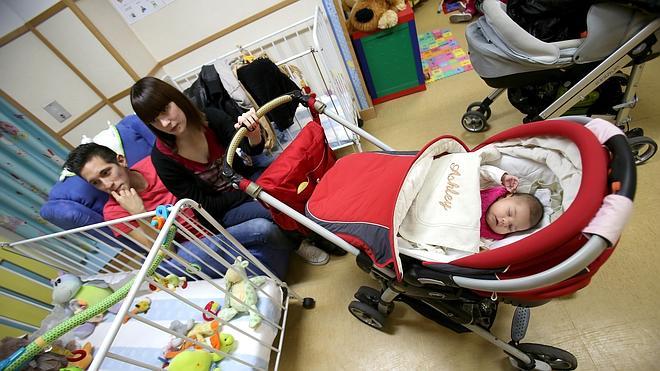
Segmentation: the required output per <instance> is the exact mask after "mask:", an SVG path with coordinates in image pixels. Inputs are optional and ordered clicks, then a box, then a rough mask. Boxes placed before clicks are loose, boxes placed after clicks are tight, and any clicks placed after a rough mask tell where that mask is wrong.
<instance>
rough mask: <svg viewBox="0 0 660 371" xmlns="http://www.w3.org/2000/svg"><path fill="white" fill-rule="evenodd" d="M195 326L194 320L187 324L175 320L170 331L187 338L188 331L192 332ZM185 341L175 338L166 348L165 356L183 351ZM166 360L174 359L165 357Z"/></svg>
mask: <svg viewBox="0 0 660 371" xmlns="http://www.w3.org/2000/svg"><path fill="white" fill-rule="evenodd" d="M194 325H195V321H193V320H192V319H189V320H188V321H186V322H181V321H179V320H174V321H172V323H170V330H172V331H174V332H175V333H177V334H179V335H181V336H186V334H187V333H188V331H190V330H192V328H193V326H194ZM184 341H185V340H184V339H182V338H180V337H176V336H175V337H173V338H172V340H170V341H169V342H168V343H167V346H166V347H165V352H164V353H165V355H167V354H172V352H177V351H180V350H181V349H183V347H182V345H183V344H184ZM165 358H172V357H167V356H166V357H165Z"/></svg>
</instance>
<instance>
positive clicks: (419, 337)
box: [280, 1, 660, 371]
mask: <svg viewBox="0 0 660 371" xmlns="http://www.w3.org/2000/svg"><path fill="white" fill-rule="evenodd" d="M436 9H437V2H436V1H426V2H423V3H421V4H420V5H419V6H418V7H417V8H416V10H415V17H416V22H417V30H418V32H426V31H430V30H432V29H434V28H442V27H450V29H451V30H452V31H453V32H454V34H455V35H456V37H457V39H458V40H459V42H460V43H461V44H462V46H464V47H467V45H466V43H465V39H464V37H463V32H464V29H465V25H463V24H462V25H449V23H448V18H447V16H445V15H441V14H436ZM659 74H660V62H659V61H658V60H655V61H653V62H651V63H649V64H648V65H647V67H646V69H645V71H644V77H643V79H642V81H641V83H640V87H639V97H640V101H639V104H638V106H637V107H636V108H635V110H634V111H633V112H632V117H633V119H634V124H635V126H640V127H643V128H644V129H645V131H646V133H647V135H649V136H651V137H654V138H656V139H658V140H660V125H659V121H660V119H659V118H658V116H659V114H660V105H659V104H658V103H659V102H660V100H658V98H657V94H658V92H660V75H659ZM489 90H490V89H489V88H488V87H487V86H486V85H485V84H484V83H483V82H482V81H481V80H480V79H479V77H478V75H477V74H476V73H475V72H474V71H470V72H466V73H462V74H459V75H456V76H453V77H450V78H447V79H444V80H440V81H437V82H434V83H432V84H429V85H428V87H427V90H426V91H425V92H421V93H417V94H414V95H410V96H406V97H402V98H399V99H396V100H394V101H390V102H386V103H383V104H380V105H378V106H377V107H376V110H377V114H378V117H377V118H376V119H373V120H370V121H368V122H366V124H365V129H367V130H369V131H370V132H371V133H373V134H374V135H376V136H377V137H379V138H380V139H382V140H383V141H384V142H385V143H388V144H389V145H391V146H393V147H395V148H397V149H402V150H411V149H419V148H420V147H421V146H422V145H423V144H424V143H426V142H427V141H428V140H430V139H432V138H434V137H435V136H438V135H442V134H452V135H455V136H457V137H459V138H461V139H462V140H463V141H465V142H466V143H467V144H468V145H471V146H474V145H476V144H478V143H480V142H482V141H483V140H484V139H485V138H486V137H488V136H491V135H493V134H495V133H497V132H499V131H501V130H504V129H506V128H509V127H512V126H514V125H517V124H519V123H520V121H521V119H522V116H523V115H522V114H520V113H519V112H517V111H516V110H515V109H514V108H513V107H512V106H511V105H510V104H509V103H508V101H507V100H506V99H505V97H502V99H501V100H500V101H497V102H496V103H495V104H494V105H493V106H492V108H493V116H492V118H491V119H490V124H491V129H490V130H489V131H487V132H485V133H477V134H474V133H468V132H466V131H465V130H463V128H462V127H461V125H460V118H461V115H462V114H463V112H464V110H465V107H466V106H467V105H468V104H469V103H470V102H473V101H476V100H480V99H482V98H483V97H485V96H486V95H487V94H488V93H489ZM367 148H370V147H367ZM637 170H638V183H637V194H636V198H635V210H634V214H633V217H632V219H631V220H630V222H629V224H628V226H627V228H626V231H625V233H624V235H623V237H622V239H621V241H620V243H619V245H618V247H617V249H616V252H615V253H614V255H613V256H612V257H611V258H610V259H609V261H608V262H607V264H605V265H604V266H603V267H602V268H601V270H600V271H599V272H598V274H596V276H595V277H594V279H593V281H592V282H591V284H590V285H589V286H588V287H587V288H585V289H583V290H581V291H579V292H577V293H576V294H574V295H571V296H570V297H567V298H561V299H557V300H554V301H552V302H550V303H548V304H546V305H544V306H541V307H538V308H534V309H533V310H532V320H531V324H530V328H529V331H528V334H527V337H526V339H525V340H526V341H528V342H539V343H544V344H549V345H555V346H558V347H561V348H564V349H566V350H569V351H570V352H572V353H573V354H574V355H575V356H576V357H577V359H578V362H579V367H578V370H652V369H655V370H657V369H660V366H659V365H660V312H659V311H658V307H660V295H658V293H659V292H660V283H659V282H660V281H658V279H657V275H658V272H660V269H658V262H659V261H660V244H659V243H658V238H659V237H660V236H659V235H658V229H659V227H658V225H659V223H658V221H657V219H656V218H657V217H658V211H657V210H658V205H660V192H658V189H657V188H656V187H657V184H658V181H659V180H660V178H659V175H658V174H660V155H658V156H656V158H653V159H652V160H651V161H650V162H649V163H647V164H645V165H643V166H640V167H638V169H637ZM654 225H655V227H653V226H654ZM287 281H288V282H290V284H291V286H292V288H293V289H295V290H297V291H298V292H299V293H300V294H301V295H303V296H312V297H314V298H316V302H317V304H316V308H315V309H313V310H304V309H302V308H301V306H300V305H298V304H293V305H292V307H291V309H290V318H289V319H288V321H287V328H286V336H285V342H284V343H285V345H284V353H283V355H282V359H281V365H280V369H281V370H287V371H289V370H305V371H306V370H510V369H512V368H511V366H510V365H509V364H508V361H507V360H506V357H505V355H504V354H503V353H502V352H501V351H499V350H498V349H497V348H496V347H494V346H492V345H491V344H490V343H487V342H486V341H484V340H482V339H481V338H480V337H478V336H476V335H474V334H461V335H459V334H455V333H453V332H451V331H450V330H447V329H445V328H443V327H440V326H438V325H436V324H435V323H433V322H431V321H429V320H427V319H425V318H423V317H422V316H421V315H419V314H417V313H416V312H414V311H413V310H411V309H410V308H408V307H407V306H405V305H403V304H400V303H399V304H397V306H396V309H395V310H394V312H393V313H392V314H391V315H390V317H389V319H388V324H387V326H386V328H385V330H384V331H377V330H374V329H372V328H370V327H368V326H366V325H363V324H362V323H360V322H359V321H357V320H356V319H355V318H354V317H353V316H352V315H351V314H350V313H349V312H348V310H347V305H348V304H349V302H350V301H351V300H352V297H353V293H354V292H355V291H356V290H357V289H358V288H359V287H360V286H361V285H372V286H374V287H375V284H376V282H375V281H373V280H372V279H371V278H370V277H369V276H368V275H367V274H365V273H364V272H362V271H361V270H360V269H359V268H357V266H356V264H355V259H354V258H353V257H352V256H350V255H347V256H344V257H339V258H337V257H333V258H332V260H331V261H330V263H329V264H328V265H326V266H322V267H314V266H310V265H305V264H303V263H302V262H300V260H294V261H293V263H292V266H291V271H290V274H289V276H288V277H287ZM512 313H513V308H512V307H511V306H508V305H501V306H500V311H499V313H498V317H497V321H496V324H495V326H494V327H493V332H494V333H495V334H497V335H499V336H501V337H502V338H504V339H507V338H508V336H509V335H508V334H509V331H510V330H509V326H510V321H511V315H512Z"/></svg>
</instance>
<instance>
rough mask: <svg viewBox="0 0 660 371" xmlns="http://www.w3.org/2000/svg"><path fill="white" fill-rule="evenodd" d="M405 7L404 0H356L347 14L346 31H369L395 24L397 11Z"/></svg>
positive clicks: (397, 18) (397, 17)
mask: <svg viewBox="0 0 660 371" xmlns="http://www.w3.org/2000/svg"><path fill="white" fill-rule="evenodd" d="M405 8H406V3H405V0H357V1H355V2H354V4H353V6H352V7H351V13H350V14H349V16H348V31H349V32H355V31H362V32H370V31H375V30H377V29H381V30H384V29H386V28H391V27H394V26H396V24H397V22H398V21H399V16H398V15H397V11H401V10H404V9H405Z"/></svg>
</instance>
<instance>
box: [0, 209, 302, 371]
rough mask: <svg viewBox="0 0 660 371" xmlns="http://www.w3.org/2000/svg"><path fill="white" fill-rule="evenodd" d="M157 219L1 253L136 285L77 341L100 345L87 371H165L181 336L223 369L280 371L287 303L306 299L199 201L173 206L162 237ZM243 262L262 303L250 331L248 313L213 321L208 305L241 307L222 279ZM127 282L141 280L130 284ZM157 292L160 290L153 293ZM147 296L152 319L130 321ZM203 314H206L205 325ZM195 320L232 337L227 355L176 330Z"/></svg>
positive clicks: (102, 226) (147, 216)
mask: <svg viewBox="0 0 660 371" xmlns="http://www.w3.org/2000/svg"><path fill="white" fill-rule="evenodd" d="M190 209H192V210H195V211H196V214H197V215H198V217H197V218H192V217H188V216H187V215H190V213H189V212H188V213H187V214H186V213H185V211H186V210H190ZM155 215H156V211H152V212H147V213H143V214H140V215H135V216H131V217H126V218H122V219H117V220H114V221H111V222H105V223H99V224H95V225H90V226H86V227H81V228H76V229H73V230H69V231H64V232H59V233H55V234H50V235H47V236H42V237H37V238H33V239H29V240H24V241H19V242H14V243H8V244H7V243H5V244H3V246H2V247H3V248H4V249H6V250H8V251H12V252H15V253H17V254H20V255H23V256H26V257H29V258H31V259H35V260H37V261H40V262H42V263H45V264H48V265H50V266H52V267H54V268H56V269H58V270H61V271H62V272H68V273H71V274H74V275H77V276H79V277H81V278H83V280H90V279H103V280H104V281H106V282H107V283H108V284H109V285H110V287H112V288H118V287H123V289H127V288H128V287H130V289H128V293H127V294H126V296H125V299H124V300H123V302H122V304H121V306H120V307H119V310H118V312H117V313H116V315H115V314H111V313H106V314H105V318H104V320H103V321H102V322H100V323H98V324H97V325H96V326H95V327H94V330H93V333H92V334H91V335H89V336H88V337H86V338H84V339H77V340H78V341H79V343H80V344H82V343H85V342H90V343H91V344H92V345H93V347H94V351H93V362H92V364H91V365H90V368H89V369H90V370H122V371H125V370H142V369H149V370H162V369H163V367H164V366H165V364H166V362H165V359H164V358H163V356H164V350H165V349H166V348H167V347H168V345H169V343H170V342H171V341H173V340H176V339H181V340H182V341H188V342H189V343H188V344H187V345H194V346H195V347H196V348H198V349H199V350H200V351H206V352H211V353H210V354H216V355H219V356H220V357H222V360H221V361H219V362H216V363H214V365H215V366H217V367H221V369H222V370H225V371H226V370H269V369H274V370H277V369H278V366H279V361H280V356H281V354H282V347H283V340H284V330H285V327H286V320H287V314H288V309H289V302H290V300H291V299H297V300H301V301H302V298H301V297H300V296H298V295H297V294H296V293H295V292H293V291H292V290H290V289H289V288H288V287H287V285H286V283H284V282H282V281H281V280H280V279H278V278H277V277H276V276H275V275H274V274H273V273H272V272H271V271H269V270H268V269H267V267H266V266H264V265H263V264H262V263H261V262H260V261H259V260H257V259H256V257H255V256H254V255H253V254H251V253H250V251H248V250H247V249H246V248H245V247H243V246H242V245H241V244H240V243H239V242H238V241H236V240H235V239H234V238H233V237H232V236H231V235H230V234H229V233H227V231H226V230H225V229H224V228H223V227H222V226H221V225H220V224H219V223H218V222H217V221H215V219H213V218H212V217H211V216H210V215H209V214H208V213H207V212H206V211H205V210H204V209H202V208H201V207H200V206H199V205H198V204H197V203H196V202H194V201H191V200H181V201H179V202H178V203H177V204H176V205H174V206H172V207H170V212H169V216H168V217H167V219H166V220H165V222H164V225H163V226H162V229H161V230H160V231H158V230H157V229H155V228H154V227H153V226H151V225H150V222H151V221H152V219H153V217H154V216H155ZM200 220H201V221H202V222H200ZM119 224H124V225H126V226H129V227H130V228H131V229H132V232H137V233H140V234H141V235H142V236H144V237H146V238H148V240H149V241H151V246H150V248H149V249H148V252H147V251H146V250H145V249H143V248H141V247H140V246H139V244H138V243H137V242H136V240H134V239H133V238H131V237H130V236H129V235H128V234H126V233H124V232H121V231H120V230H119V229H118V228H117V227H118V225H119ZM136 224H139V225H141V227H140V226H136ZM186 224H187V225H186ZM183 225H186V227H187V228H186V227H184V226H183ZM171 227H174V228H176V231H177V237H176V238H175V239H174V240H172V242H171V248H170V249H167V248H164V247H163V245H164V243H165V245H167V243H166V242H167V240H168V236H167V235H168V231H169V230H170V228H171ZM116 236H117V237H116ZM170 236H172V234H170ZM170 240H171V239H170ZM191 249H194V250H196V251H198V252H201V251H203V252H204V253H206V254H207V255H208V256H211V257H212V258H213V259H214V260H215V262H212V261H209V260H201V259H200V260H199V262H201V264H190V262H189V261H187V260H185V259H183V258H182V257H181V256H180V254H183V253H184V252H186V253H187V254H188V256H191V255H192V256H196V257H197V256H198V255H195V252H193V250H191ZM174 251H176V252H174ZM159 255H160V256H159ZM239 257H240V259H242V260H244V261H247V262H248V266H247V268H246V270H245V273H240V276H241V278H242V279H243V280H246V282H248V283H249V284H248V285H247V286H246V287H251V288H253V289H254V290H255V291H256V293H257V296H258V303H257V304H256V305H255V307H254V314H255V315H256V316H258V318H259V319H260V320H261V323H260V324H259V325H258V326H256V327H254V328H253V327H250V325H249V322H250V317H251V316H250V315H248V314H243V313H239V314H238V315H236V317H234V318H233V319H231V320H229V321H223V320H222V319H220V318H219V317H218V316H217V315H216V313H217V312H216V311H215V310H214V309H216V308H212V307H211V304H210V303H211V302H215V303H217V304H219V305H220V308H223V307H224V306H225V299H226V298H227V299H230V300H231V301H232V304H233V306H236V304H237V303H240V304H244V303H245V302H244V301H243V300H241V299H240V298H239V297H237V296H236V295H238V294H237V293H236V292H234V293H233V294H232V293H231V292H228V290H227V285H226V282H225V275H226V270H227V269H228V268H229V267H231V266H232V264H233V263H234V262H235V259H236V258H239ZM161 259H162V262H160V264H158V266H157V268H156V271H155V274H150V272H149V270H150V267H151V266H152V265H153V264H154V263H158V262H159V261H160V260H161ZM152 270H153V269H152ZM204 271H206V272H212V274H213V275H214V276H217V277H219V278H215V279H212V278H211V276H210V275H209V274H207V273H204ZM168 276H169V277H174V276H176V277H179V278H181V279H183V278H185V281H186V284H185V288H184V285H183V284H181V286H178V287H176V288H174V289H171V288H168V287H166V286H165V285H166V282H165V281H164V280H163V279H162V278H163V277H168ZM257 276H258V277H261V278H259V281H263V283H262V282H259V283H258V284H255V283H254V282H253V281H254V280H249V279H248V278H253V277H257ZM130 278H135V280H134V282H133V283H132V285H131V284H130ZM181 281H183V280H181ZM155 288H157V289H156V291H153V290H154V289H155ZM118 290H122V289H118ZM145 298H149V300H150V301H151V305H150V307H149V310H148V311H147V312H146V313H138V314H134V313H133V312H134V311H133V310H131V309H133V308H136V304H137V303H139V302H140V301H143V300H144V299H145ZM305 303H308V304H313V302H311V299H306V300H305ZM90 308H91V306H90ZM90 308H88V310H89V309H90ZM203 317H207V320H206V321H205V319H204V318H203ZM127 318H128V320H126V319H127ZM190 319H192V320H194V322H195V323H196V324H203V323H206V324H209V323H211V322H209V321H210V320H215V321H217V322H218V323H219V325H220V326H219V328H218V329H217V332H218V333H222V334H223V335H224V334H229V335H231V337H233V340H234V342H233V345H232V346H231V347H229V349H230V351H228V352H225V351H224V350H225V349H227V348H225V347H220V349H216V348H214V347H212V346H211V345H210V344H212V342H208V341H202V342H200V341H197V340H196V339H195V338H189V337H186V336H185V334H181V333H177V332H176V331H174V330H173V329H171V328H170V325H171V324H172V322H173V321H175V320H178V321H180V322H186V321H188V320H190ZM63 335H64V338H67V339H70V338H71V336H70V334H69V335H67V334H63ZM213 336H216V335H215V333H214V334H212V335H211V337H213ZM211 337H209V339H210V338H211ZM216 338H217V336H216ZM40 339H41V338H40ZM40 345H43V346H41V347H40V348H41V349H44V348H46V349H47V348H48V347H49V345H50V344H40ZM16 367H18V366H16V365H10V366H9V367H8V368H6V369H7V370H11V369H16Z"/></svg>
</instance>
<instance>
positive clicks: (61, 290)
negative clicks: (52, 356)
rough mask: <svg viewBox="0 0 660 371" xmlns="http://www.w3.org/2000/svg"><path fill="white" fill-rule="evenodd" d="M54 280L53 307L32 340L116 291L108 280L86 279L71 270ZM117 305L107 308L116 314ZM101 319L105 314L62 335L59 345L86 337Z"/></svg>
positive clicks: (33, 334)
mask: <svg viewBox="0 0 660 371" xmlns="http://www.w3.org/2000/svg"><path fill="white" fill-rule="evenodd" d="M51 283H52V285H53V293H52V297H53V309H52V311H51V313H50V314H48V316H46V318H44V320H43V321H42V322H41V327H40V328H39V330H37V331H35V332H34V333H32V334H30V335H29V338H30V340H34V339H36V338H38V337H39V336H41V335H43V334H44V333H46V331H48V330H50V329H51V328H53V327H55V326H57V325H59V324H60V323H62V321H64V320H66V319H69V318H70V317H71V316H73V315H74V314H76V313H78V312H80V311H82V310H84V309H86V308H88V307H89V306H92V305H94V304H97V303H98V302H100V301H101V300H103V299H105V298H106V297H108V296H109V295H111V294H112V292H113V290H112V289H111V288H110V287H109V285H108V284H107V283H106V282H105V281H102V280H91V281H83V280H81V279H80V277H78V276H76V275H73V274H69V273H61V274H60V275H59V276H58V277H57V278H55V279H53V280H51ZM118 308H119V306H118V305H115V306H113V307H112V308H110V309H108V312H111V313H117V310H118ZM102 319H103V314H99V315H98V316H96V317H94V318H92V319H90V320H89V321H88V322H86V323H84V324H82V325H80V326H78V327H76V328H75V329H73V330H71V331H69V332H67V333H66V334H64V335H62V336H61V337H60V338H59V340H58V341H59V343H60V345H62V346H64V345H66V344H68V343H70V342H71V341H74V340H76V339H84V338H86V337H87V336H89V335H90V334H91V333H92V332H93V331H94V327H95V326H96V325H95V324H94V322H99V321H101V320H102Z"/></svg>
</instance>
